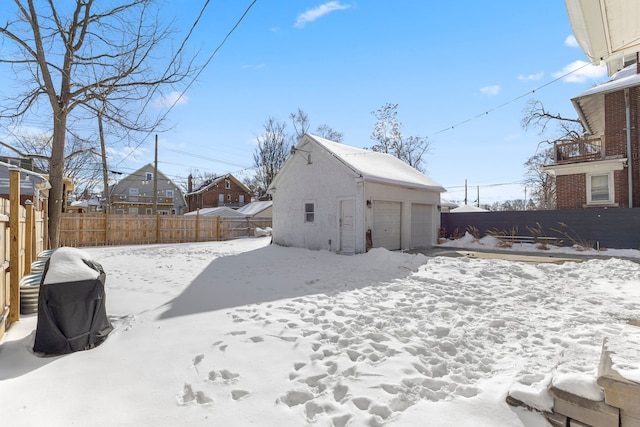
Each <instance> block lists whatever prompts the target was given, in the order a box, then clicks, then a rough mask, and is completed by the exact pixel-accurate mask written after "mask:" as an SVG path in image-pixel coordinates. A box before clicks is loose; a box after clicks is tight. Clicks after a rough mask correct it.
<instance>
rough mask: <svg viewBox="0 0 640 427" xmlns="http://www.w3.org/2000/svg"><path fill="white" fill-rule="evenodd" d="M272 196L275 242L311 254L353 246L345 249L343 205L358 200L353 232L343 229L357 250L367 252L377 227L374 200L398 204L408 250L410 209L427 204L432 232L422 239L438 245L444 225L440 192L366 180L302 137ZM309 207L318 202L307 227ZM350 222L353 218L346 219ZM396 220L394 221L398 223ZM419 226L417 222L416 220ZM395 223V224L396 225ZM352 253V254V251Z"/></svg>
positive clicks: (402, 237) (402, 239)
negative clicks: (370, 234)
mask: <svg viewBox="0 0 640 427" xmlns="http://www.w3.org/2000/svg"><path fill="white" fill-rule="evenodd" d="M269 192H270V194H271V195H272V197H273V207H272V209H273V243H275V244H278V245H281V246H293V247H300V248H307V249H312V250H330V251H335V252H338V251H341V250H344V249H343V248H344V247H347V248H349V250H350V248H351V244H350V243H351V241H350V240H349V241H348V242H346V243H349V244H345V245H343V246H341V242H340V238H341V235H340V234H341V231H342V230H341V223H340V220H341V211H340V208H341V203H343V202H344V203H350V202H351V201H353V202H354V205H353V206H354V209H353V234H351V228H350V227H346V228H345V230H344V231H345V235H346V236H347V237H346V238H348V239H351V238H352V239H353V252H354V253H356V254H357V253H363V252H366V250H367V249H368V248H367V238H366V235H367V229H368V228H371V229H373V216H374V215H373V213H374V212H373V211H374V209H375V203H376V202H395V203H398V204H400V205H401V209H400V213H399V222H400V246H401V247H400V249H410V248H411V245H412V240H414V239H413V234H412V230H411V226H412V223H413V221H412V217H411V215H412V211H413V209H412V207H413V205H414V204H420V205H427V206H428V208H427V209H422V210H421V211H422V212H426V215H427V216H428V220H429V221H430V224H431V225H430V230H429V232H428V233H424V232H423V233H422V234H421V235H422V236H424V235H428V236H430V238H429V240H431V241H430V242H424V244H421V246H431V245H433V244H435V243H436V239H437V236H438V233H437V230H438V229H439V227H440V215H439V211H438V205H439V204H440V191H438V189H434V190H430V189H427V188H411V185H410V184H407V185H403V184H394V183H383V182H380V181H377V180H369V181H368V180H367V179H365V178H364V177H362V176H360V173H359V172H356V171H355V170H354V169H352V168H351V167H349V166H347V164H345V163H343V161H342V160H341V159H340V158H339V157H338V156H337V155H335V154H334V153H332V152H330V151H326V149H325V148H324V147H322V146H321V145H320V144H318V143H316V142H313V140H311V141H309V140H307V139H303V140H302V141H301V142H300V143H299V145H298V147H297V148H296V150H294V154H293V155H291V156H290V157H289V158H288V159H287V161H286V163H285V165H284V167H283V168H282V170H280V172H279V173H278V176H277V177H276V179H275V181H274V183H273V184H272V186H271V187H270V189H269ZM305 203H313V204H314V216H315V219H314V222H313V223H312V224H310V223H305V222H304V218H305V212H304V207H305ZM348 219H349V220H350V219H351V216H349V218H348ZM396 219H398V218H393V220H396ZM418 222H419V221H418ZM395 224H397V222H395ZM349 253H351V252H349Z"/></svg>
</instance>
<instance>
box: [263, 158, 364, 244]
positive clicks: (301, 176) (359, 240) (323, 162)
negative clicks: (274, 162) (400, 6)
mask: <svg viewBox="0 0 640 427" xmlns="http://www.w3.org/2000/svg"><path fill="white" fill-rule="evenodd" d="M304 154H305V155H301V154H295V155H293V157H291V158H289V160H288V162H289V164H288V165H287V170H286V174H287V177H290V179H281V180H279V182H278V186H277V188H276V189H275V191H274V192H273V207H272V209H273V243H276V244H278V245H281V246H293V247H303V248H307V249H312V250H320V249H325V250H332V251H335V250H337V248H339V246H338V244H339V241H338V239H339V235H338V230H339V227H338V225H339V223H338V221H339V220H338V215H339V211H338V210H339V201H340V200H345V199H353V200H355V212H354V215H355V217H356V221H355V226H354V233H355V252H356V253H360V252H363V251H364V230H363V229H362V220H359V221H358V220H357V218H362V215H363V211H362V204H363V197H362V194H363V189H362V186H361V185H360V186H358V185H357V183H356V178H357V176H356V175H355V174H353V173H350V172H349V171H348V170H347V169H346V168H345V167H344V166H342V165H341V164H339V163H337V162H335V161H333V158H332V157H331V156H330V155H327V154H324V153H321V152H319V150H314V151H313V152H312V153H311V164H309V163H308V162H307V159H306V154H307V153H304ZM318 177H322V179H319V178H318ZM358 187H359V188H358ZM305 203H313V204H314V209H315V211H314V222H313V223H305V222H304V205H305Z"/></svg>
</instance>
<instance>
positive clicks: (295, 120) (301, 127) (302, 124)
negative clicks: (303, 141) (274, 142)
mask: <svg viewBox="0 0 640 427" xmlns="http://www.w3.org/2000/svg"><path fill="white" fill-rule="evenodd" d="M289 118H290V119H291V123H292V124H293V130H294V131H295V134H293V135H291V137H292V139H293V141H291V143H292V144H293V145H295V144H297V143H298V141H299V140H300V138H302V135H304V134H305V133H307V132H308V131H309V127H310V126H309V115H308V114H307V113H305V112H304V111H302V109H300V108H298V111H297V112H295V113H291V114H289Z"/></svg>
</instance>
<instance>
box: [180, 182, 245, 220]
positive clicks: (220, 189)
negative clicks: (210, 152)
mask: <svg viewBox="0 0 640 427" xmlns="http://www.w3.org/2000/svg"><path fill="white" fill-rule="evenodd" d="M187 189H188V191H187V194H185V199H186V201H187V212H193V211H196V210H198V209H202V208H218V207H222V206H228V207H230V208H233V209H237V208H239V207H242V206H244V205H246V204H247V203H249V202H251V190H250V189H249V188H248V187H247V186H246V185H244V184H243V183H242V182H240V181H239V180H238V179H237V178H236V177H234V176H233V175H231V174H226V175H222V176H218V177H215V178H211V179H207V180H206V181H205V182H203V183H202V184H201V185H199V186H198V187H196V188H194V185H193V177H192V176H191V175H189V178H188V183H187Z"/></svg>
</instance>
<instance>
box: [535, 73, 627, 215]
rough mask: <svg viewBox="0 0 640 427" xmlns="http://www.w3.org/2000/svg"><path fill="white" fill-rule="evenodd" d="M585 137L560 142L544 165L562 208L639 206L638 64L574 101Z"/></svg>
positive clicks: (558, 206)
mask: <svg viewBox="0 0 640 427" xmlns="http://www.w3.org/2000/svg"><path fill="white" fill-rule="evenodd" d="M571 102H572V103H573V105H574V107H575V109H576V111H577V112H578V116H579V118H580V121H581V122H582V124H583V126H584V128H585V130H586V131H587V135H586V136H585V137H583V138H582V139H580V140H578V141H565V142H562V141H559V142H556V143H555V147H554V154H555V156H554V161H553V163H552V164H550V165H546V166H545V167H544V169H545V171H546V172H547V173H549V174H551V175H554V176H555V177H556V199H557V208H558V209H580V208H590V207H620V208H628V207H640V161H639V156H638V153H639V151H640V150H639V146H640V129H639V127H640V126H639V125H640V64H638V63H633V64H631V65H628V66H627V67H626V68H624V69H622V70H620V71H618V72H617V73H615V74H613V75H612V77H611V80H609V81H608V82H606V83H604V84H601V85H598V86H595V87H593V88H591V89H589V90H587V91H586V92H584V93H582V94H581V95H579V96H577V97H575V98H573V99H572V100H571Z"/></svg>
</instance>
